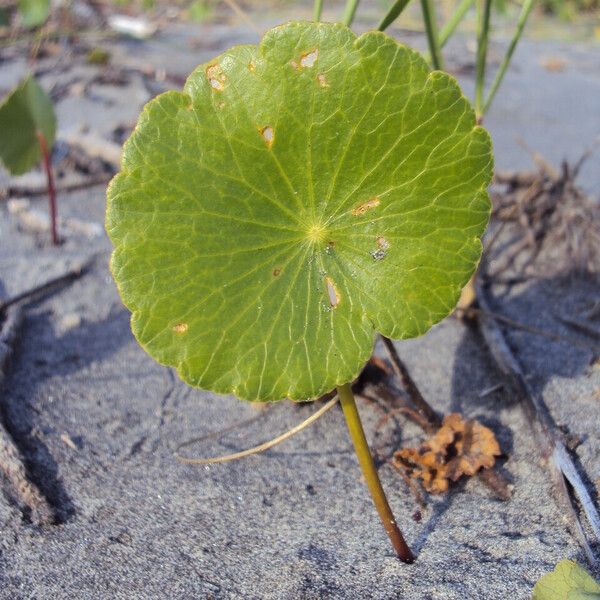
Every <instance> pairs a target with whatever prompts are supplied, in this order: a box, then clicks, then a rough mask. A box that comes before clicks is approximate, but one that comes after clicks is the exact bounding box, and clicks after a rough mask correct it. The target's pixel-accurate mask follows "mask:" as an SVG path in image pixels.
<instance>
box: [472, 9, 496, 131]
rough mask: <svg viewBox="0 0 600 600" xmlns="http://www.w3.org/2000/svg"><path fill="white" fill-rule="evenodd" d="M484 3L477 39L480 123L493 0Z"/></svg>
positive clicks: (477, 102) (476, 85) (478, 113)
mask: <svg viewBox="0 0 600 600" xmlns="http://www.w3.org/2000/svg"><path fill="white" fill-rule="evenodd" d="M481 1H483V11H482V12H481V18H480V20H479V34H478V38H477V70H476V74H475V115H476V116H477V121H478V122H480V121H481V118H482V117H483V88H484V86H485V70H486V65H487V49H488V38H489V33H490V15H491V13H492V0H481Z"/></svg>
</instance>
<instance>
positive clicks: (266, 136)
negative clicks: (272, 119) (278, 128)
mask: <svg viewBox="0 0 600 600" xmlns="http://www.w3.org/2000/svg"><path fill="white" fill-rule="evenodd" d="M260 135H262V137H263V140H265V142H267V146H268V147H269V148H270V147H271V146H272V145H273V141H274V140H275V132H274V131H273V128H272V127H271V126H270V125H267V126H266V127H263V128H262V129H261V130H260Z"/></svg>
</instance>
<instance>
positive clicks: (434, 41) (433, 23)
mask: <svg viewBox="0 0 600 600" xmlns="http://www.w3.org/2000/svg"><path fill="white" fill-rule="evenodd" d="M421 10H422V12H423V21H424V22H425V33H427V43H428V44H429V52H430V54H431V64H432V65H433V68H434V69H438V70H442V69H443V68H444V60H443V57H442V51H441V48H440V42H439V38H438V28H437V17H436V15H435V7H434V6H433V2H432V0H421Z"/></svg>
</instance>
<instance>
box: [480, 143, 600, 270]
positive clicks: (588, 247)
mask: <svg viewBox="0 0 600 600" xmlns="http://www.w3.org/2000/svg"><path fill="white" fill-rule="evenodd" d="M591 153H592V150H591V149H590V150H589V151H588V152H586V153H585V154H584V155H583V156H582V157H581V158H580V159H579V160H578V161H577V162H576V163H575V164H569V163H567V162H566V161H564V162H563V163H562V165H561V167H560V168H559V169H557V168H555V167H554V166H552V165H551V164H549V163H548V162H547V161H546V160H545V159H544V158H543V157H542V156H541V155H539V154H537V153H532V157H533V160H534V162H535V165H536V170H534V171H527V172H518V173H502V172H499V173H496V175H495V184H496V188H495V192H494V193H493V194H492V200H493V217H494V220H495V221H496V223H499V224H500V225H499V229H502V228H504V227H505V226H507V225H508V226H509V227H510V232H511V233H512V234H513V237H512V240H511V241H510V243H509V244H508V246H505V247H504V249H503V251H502V253H501V256H500V257H499V258H498V263H499V264H500V266H497V267H496V268H495V269H494V273H491V274H488V277H491V278H492V279H495V278H496V277H497V276H498V275H500V273H502V272H503V271H505V270H507V269H509V268H511V267H516V268H517V272H518V273H520V274H522V275H527V274H528V275H535V274H536V272H538V273H539V272H544V273H546V274H547V273H549V272H552V273H553V274H559V273H561V272H576V273H579V274H589V273H600V203H598V202H597V201H595V200H594V199H592V198H590V197H589V196H587V195H586V194H585V193H584V192H583V190H582V189H581V188H580V187H579V186H578V185H577V182H576V179H577V176H578V174H579V171H580V170H581V167H582V166H583V164H584V163H585V161H586V159H587V158H589V156H590V155H591ZM499 229H498V228H496V231H499ZM497 238H498V235H497V233H494V234H493V236H492V239H493V241H495V240H496V239H497ZM491 243H493V242H491ZM490 245H491V244H490ZM488 246H489V245H488ZM542 250H550V252H542ZM488 251H489V247H488ZM541 257H545V260H542V258H541ZM542 263H543V264H542Z"/></svg>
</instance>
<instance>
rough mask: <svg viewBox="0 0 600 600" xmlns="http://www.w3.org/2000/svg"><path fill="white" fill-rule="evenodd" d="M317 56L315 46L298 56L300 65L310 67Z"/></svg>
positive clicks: (317, 52)
mask: <svg viewBox="0 0 600 600" xmlns="http://www.w3.org/2000/svg"><path fill="white" fill-rule="evenodd" d="M317 58H319V51H318V50H317V49H316V48H315V49H314V50H312V51H311V52H307V53H306V54H303V55H302V56H301V57H300V66H301V67H308V68H310V67H312V66H313V65H314V64H315V62H316V61H317Z"/></svg>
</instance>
